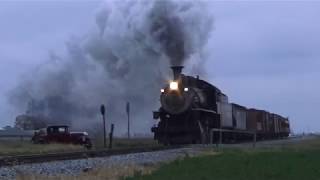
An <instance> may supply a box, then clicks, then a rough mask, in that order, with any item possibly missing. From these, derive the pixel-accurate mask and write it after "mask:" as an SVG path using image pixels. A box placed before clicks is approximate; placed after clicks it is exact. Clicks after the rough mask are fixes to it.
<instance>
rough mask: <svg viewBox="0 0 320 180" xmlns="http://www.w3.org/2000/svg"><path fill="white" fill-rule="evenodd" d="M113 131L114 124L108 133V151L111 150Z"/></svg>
mask: <svg viewBox="0 0 320 180" xmlns="http://www.w3.org/2000/svg"><path fill="white" fill-rule="evenodd" d="M113 130H114V124H111V130H110V133H109V149H112V140H113Z"/></svg>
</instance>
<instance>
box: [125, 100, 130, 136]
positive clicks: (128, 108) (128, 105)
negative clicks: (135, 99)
mask: <svg viewBox="0 0 320 180" xmlns="http://www.w3.org/2000/svg"><path fill="white" fill-rule="evenodd" d="M126 111H127V116H128V139H130V103H129V102H127V105H126Z"/></svg>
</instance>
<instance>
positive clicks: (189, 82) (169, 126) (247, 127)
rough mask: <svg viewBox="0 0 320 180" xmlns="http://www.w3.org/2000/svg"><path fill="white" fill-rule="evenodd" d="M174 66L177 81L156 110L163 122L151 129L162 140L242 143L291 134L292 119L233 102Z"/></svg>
mask: <svg viewBox="0 0 320 180" xmlns="http://www.w3.org/2000/svg"><path fill="white" fill-rule="evenodd" d="M171 68H172V71H173V80H172V81H171V82H170V83H168V84H167V85H166V86H165V87H164V88H163V89H161V95H160V102H161V107H160V108H159V110H158V111H154V112H153V118H154V119H156V120H158V119H159V122H158V123H157V125H156V126H154V127H152V128H151V131H152V132H153V133H154V139H155V140H157V141H158V142H159V143H162V144H189V143H192V144H194V143H210V141H211V142H214V141H218V140H220V141H223V142H238V141H245V140H248V139H250V138H252V135H253V134H254V135H255V137H256V138H257V140H259V139H275V138H283V137H288V136H289V133H290V125H289V119H288V118H284V117H282V116H280V115H278V114H274V113H270V112H267V111H264V110H258V109H248V108H246V107H244V106H241V105H238V104H235V103H229V100H228V96H227V95H225V94H224V93H223V92H222V91H221V90H220V89H218V88H217V87H215V86H213V85H212V84H210V83H208V82H206V81H204V80H201V79H199V77H198V76H197V77H192V76H187V75H184V74H182V73H181V72H182V69H183V66H172V67H171ZM213 130H218V131H213Z"/></svg>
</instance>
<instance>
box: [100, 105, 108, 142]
mask: <svg viewBox="0 0 320 180" xmlns="http://www.w3.org/2000/svg"><path fill="white" fill-rule="evenodd" d="M100 112H101V114H102V120H103V147H104V148H106V147H107V141H106V118H105V113H106V108H105V106H104V104H102V105H101V106H100Z"/></svg>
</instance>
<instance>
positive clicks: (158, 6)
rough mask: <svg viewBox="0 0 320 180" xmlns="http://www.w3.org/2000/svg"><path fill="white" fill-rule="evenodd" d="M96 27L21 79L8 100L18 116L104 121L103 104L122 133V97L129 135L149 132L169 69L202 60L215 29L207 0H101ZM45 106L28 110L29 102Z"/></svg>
mask: <svg viewBox="0 0 320 180" xmlns="http://www.w3.org/2000/svg"><path fill="white" fill-rule="evenodd" d="M95 22H96V23H97V26H96V27H93V28H92V30H91V31H89V32H88V33H87V34H85V35H84V36H83V37H73V38H71V39H70V40H69V41H68V42H67V43H66V50H67V53H66V54H58V53H56V54H55V53H51V55H50V56H49V58H48V60H47V61H46V62H47V63H45V64H43V65H40V66H39V67H37V68H36V69H35V70H34V71H33V72H29V73H27V74H26V76H25V77H23V78H22V79H21V83H20V85H19V86H18V87H17V88H16V89H14V90H13V91H12V93H11V96H10V102H11V103H12V104H13V105H14V107H15V108H17V109H19V110H20V112H21V113H25V112H26V111H29V112H30V110H32V111H37V113H39V114H41V115H46V116H50V119H51V120H52V121H53V122H52V123H55V122H59V123H66V124H70V125H72V126H73V127H74V128H90V127H96V125H95V124H99V123H101V118H100V114H99V106H100V105H101V104H106V108H107V111H106V112H107V122H108V124H110V123H111V122H112V123H115V124H116V133H117V134H122V133H125V131H126V127H125V126H126V114H125V105H126V102H128V101H129V102H130V103H131V111H132V112H131V114H132V121H133V122H132V126H133V127H132V128H133V132H150V130H149V127H150V126H151V125H152V124H153V120H152V116H151V112H152V110H155V109H157V108H158V105H159V104H158V100H159V89H160V88H161V87H162V85H163V84H164V83H165V82H167V80H168V79H170V78H171V72H170V68H169V67H170V66H171V65H183V64H186V63H189V62H193V63H194V64H198V63H201V59H197V58H194V57H200V54H201V53H202V48H203V47H205V45H206V43H207V40H208V38H209V35H210V32H211V31H212V16H211V14H210V12H209V10H208V8H207V5H206V4H205V3H204V2H191V1H178V0H177V1H173V0H172V1H169V0H168V1H131V0H130V1H129V0H124V1H121V2H120V1H106V2H105V3H104V4H103V5H102V7H101V8H100V10H99V11H98V13H97V16H96V19H95ZM31 101H33V102H34V104H42V106H41V108H38V109H34V108H35V107H33V109H32V108H31V109H30V108H28V104H29V103H30V102H31Z"/></svg>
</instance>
